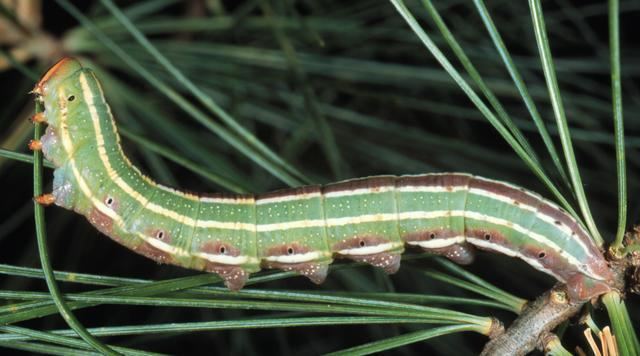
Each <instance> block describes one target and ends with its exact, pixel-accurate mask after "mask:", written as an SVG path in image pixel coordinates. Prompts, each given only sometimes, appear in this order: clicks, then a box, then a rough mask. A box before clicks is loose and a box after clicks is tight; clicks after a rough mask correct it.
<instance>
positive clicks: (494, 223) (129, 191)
mask: <svg viewBox="0 0 640 356" xmlns="http://www.w3.org/2000/svg"><path fill="white" fill-rule="evenodd" d="M34 93H35V94H36V95H37V99H38V100H41V101H42V102H43V104H44V112H43V113H42V114H41V116H40V119H41V120H42V121H45V122H46V123H47V124H48V127H47V130H46V132H45V134H44V135H43V137H42V138H41V141H40V142H41V147H42V150H43V153H44V155H45V156H46V157H47V158H48V159H49V160H51V161H52V162H53V163H54V165H55V166H56V167H57V168H56V169H55V171H54V182H53V192H52V194H51V195H50V196H49V197H50V200H51V202H54V203H55V204H56V205H59V206H62V207H64V208H67V209H72V210H74V211H76V212H77V213H79V214H82V215H84V216H86V217H87V219H88V220H89V221H90V222H91V224H93V225H94V226H95V227H96V228H97V229H98V230H100V231H101V232H102V233H104V234H105V235H108V236H110V237H111V238H112V239H114V240H115V241H117V242H119V243H120V244H122V245H124V246H126V247H128V248H130V249H132V250H133V251H135V252H137V253H139V254H142V255H144V256H147V257H149V258H151V259H153V260H156V261H158V262H161V263H170V264H174V265H178V266H182V267H186V268H192V269H197V270H205V271H209V272H214V273H217V274H218V275H220V277H221V278H223V279H224V281H225V284H226V285H227V286H228V287H229V288H230V289H232V290H237V289H240V288H242V286H243V285H244V283H245V281H246V280H247V278H248V276H249V275H250V274H251V273H253V272H256V271H258V270H259V269H260V268H277V269H282V270H287V271H295V272H297V273H299V274H301V275H304V276H306V277H308V278H309V279H310V280H312V281H313V282H315V283H321V282H322V281H323V280H324V279H325V277H326V275H327V269H328V265H329V264H330V263H331V262H332V261H333V258H336V257H342V258H348V259H352V260H355V261H361V262H366V263H369V264H371V265H374V266H377V267H381V268H383V269H384V270H385V271H386V272H387V273H394V272H396V271H397V270H398V268H399V266H400V254H401V253H402V252H403V251H404V249H405V247H416V248H421V249H423V250H425V251H428V252H431V253H436V254H440V255H444V256H446V257H447V258H449V259H451V260H453V261H456V262H458V263H461V264H468V263H471V262H472V261H473V258H474V250H475V248H479V249H482V250H488V251H494V252H499V253H503V254H506V255H509V256H513V257H518V258H521V259H523V260H524V261H526V262H527V263H528V264H530V265H531V266H533V267H534V268H536V269H538V270H541V271H543V272H546V273H548V274H550V275H552V276H554V277H555V278H556V279H558V280H559V281H561V282H564V283H566V285H567V290H568V294H569V296H570V298H572V299H579V300H584V299H588V298H591V297H594V296H597V295H600V294H602V293H604V292H606V291H608V290H610V288H611V287H610V284H611V283H610V281H611V279H612V272H611V270H610V269H609V267H608V265H607V262H606V260H605V259H604V257H603V255H602V253H601V251H600V250H599V248H598V247H597V246H596V245H595V244H594V243H593V242H592V240H591V239H590V238H589V235H588V233H587V232H586V231H585V230H584V229H583V227H582V226H581V225H580V224H579V223H578V222H577V221H576V220H575V219H574V218H573V217H571V216H570V215H569V214H567V213H566V212H565V211H563V210H562V209H561V208H560V207H558V206H557V205H555V204H554V203H552V202H550V201H548V200H546V199H544V198H542V197H541V196H539V195H537V194H535V193H533V192H530V191H527V190H525V189H523V188H519V187H516V186H513V185H511V184H508V183H503V182H498V181H494V180H489V179H485V178H480V177H477V176H472V175H469V174H463V173H441V174H424V175H414V176H377V177H369V178H362V179H353V180H348V181H343V182H338V183H334V184H329V185H325V186H306V187H300V188H294V189H286V190H281V191H276V192H272V193H267V194H262V195H257V196H253V195H232V194H211V195H196V194H190V193H184V192H181V191H177V190H174V189H172V188H168V187H165V186H162V185H159V184H157V183H155V182H154V181H152V180H151V179H150V178H148V177H146V176H144V175H143V174H142V173H141V172H140V171H139V170H138V169H137V168H135V167H134V166H132V164H131V163H130V161H129V160H128V159H127V157H126V156H125V155H124V153H123V151H122V149H121V146H120V139H119V136H118V133H117V130H116V125H115V122H114V120H113V117H112V115H111V111H110V109H109V106H108V104H107V103H106V101H105V98H104V94H103V92H102V89H101V86H100V83H99V81H98V79H97V78H96V76H95V74H94V72H93V71H92V70H90V69H87V68H84V67H82V66H81V64H80V63H79V62H78V61H77V60H75V59H71V58H65V59H62V60H61V61H60V62H58V63H57V64H56V65H54V66H53V67H52V68H51V69H50V70H49V71H48V72H47V73H46V74H45V75H44V76H43V77H42V79H41V80H40V81H39V82H38V83H37V84H36V86H35V88H34Z"/></svg>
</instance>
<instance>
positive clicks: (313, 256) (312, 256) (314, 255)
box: [263, 251, 323, 263]
mask: <svg viewBox="0 0 640 356" xmlns="http://www.w3.org/2000/svg"><path fill="white" fill-rule="evenodd" d="M322 256H323V254H322V253H320V252H318V251H313V252H305V253H300V254H294V255H280V256H265V257H263V259H264V260H265V261H269V262H278V263H303V262H309V261H315V260H317V259H319V258H320V257H322Z"/></svg>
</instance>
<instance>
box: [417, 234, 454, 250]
mask: <svg viewBox="0 0 640 356" xmlns="http://www.w3.org/2000/svg"><path fill="white" fill-rule="evenodd" d="M465 240H466V238H465V236H453V237H445V238H436V239H432V240H421V241H407V244H408V245H411V246H420V247H422V248H444V247H449V246H452V245H455V244H461V243H464V242H465Z"/></svg>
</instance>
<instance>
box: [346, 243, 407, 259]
mask: <svg viewBox="0 0 640 356" xmlns="http://www.w3.org/2000/svg"><path fill="white" fill-rule="evenodd" d="M402 245H403V244H402V243H393V242H385V243H382V244H379V245H375V246H364V247H354V248H347V249H344V250H340V251H337V252H336V253H338V254H341V255H343V256H364V255H374V254H376V253H381V252H386V251H390V250H393V249H396V248H398V247H400V246H402Z"/></svg>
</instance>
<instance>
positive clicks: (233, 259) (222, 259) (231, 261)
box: [193, 252, 258, 266]
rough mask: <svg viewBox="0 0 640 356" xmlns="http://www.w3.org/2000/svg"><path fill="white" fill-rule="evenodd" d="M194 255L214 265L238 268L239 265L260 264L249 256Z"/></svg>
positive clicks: (201, 253)
mask: <svg viewBox="0 0 640 356" xmlns="http://www.w3.org/2000/svg"><path fill="white" fill-rule="evenodd" d="M193 255H194V256H196V257H200V258H202V259H205V260H207V261H210V262H213V263H219V264H222V265H229V266H238V265H243V264H247V263H251V264H257V263H258V259H256V258H251V257H249V256H229V255H215V254H212V253H205V252H194V253H193Z"/></svg>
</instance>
